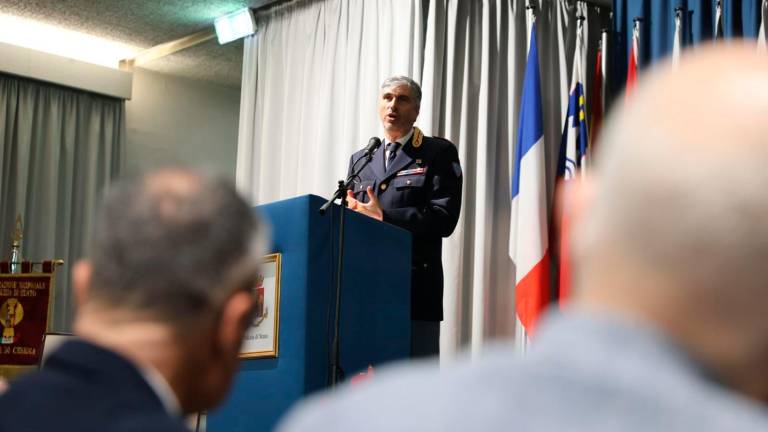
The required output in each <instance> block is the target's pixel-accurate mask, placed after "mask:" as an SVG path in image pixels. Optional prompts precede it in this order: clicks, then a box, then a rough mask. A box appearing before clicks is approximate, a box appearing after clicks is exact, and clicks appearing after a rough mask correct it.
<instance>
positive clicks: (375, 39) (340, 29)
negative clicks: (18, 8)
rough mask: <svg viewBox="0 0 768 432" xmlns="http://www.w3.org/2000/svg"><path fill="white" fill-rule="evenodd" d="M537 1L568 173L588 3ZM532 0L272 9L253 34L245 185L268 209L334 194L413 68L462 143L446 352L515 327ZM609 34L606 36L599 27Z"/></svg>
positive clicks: (244, 134) (429, 124) (243, 133)
mask: <svg viewBox="0 0 768 432" xmlns="http://www.w3.org/2000/svg"><path fill="white" fill-rule="evenodd" d="M533 3H534V4H535V5H536V6H537V9H536V10H537V13H536V15H537V21H536V23H537V32H538V41H539V53H540V59H539V61H540V65H541V71H542V97H543V98H544V101H543V105H544V117H545V119H544V120H545V121H544V126H545V139H546V142H547V158H548V161H550V162H551V163H550V164H549V167H548V168H549V173H548V174H550V175H549V178H552V179H553V180H554V174H555V168H556V167H555V165H556V162H557V151H558V148H559V147H558V146H559V145H560V135H561V133H562V127H563V121H564V115H565V112H566V109H567V93H568V85H569V82H570V76H569V75H570V70H571V65H572V58H571V57H572V56H573V45H574V43H575V28H576V14H577V6H576V2H575V1H573V0H552V1H550V0H536V1H533ZM525 6H526V1H525V0H482V1H481V0H473V1H467V0H463V1H462V0H377V1H371V0H366V1H363V0H346V1H339V0H325V1H317V2H312V3H309V2H298V3H296V4H294V5H292V6H289V7H285V8H282V9H280V10H278V11H275V12H271V13H267V14H264V15H262V16H260V17H259V18H258V22H259V26H260V27H259V30H258V33H257V35H256V36H255V37H253V38H252V39H250V40H248V41H247V42H246V48H245V57H244V63H243V90H242V91H243V93H242V97H243V99H242V101H241V118H240V137H239V141H238V167H237V180H238V187H239V188H240V189H241V190H242V191H244V192H245V193H246V194H247V195H248V196H249V197H250V198H251V199H253V200H254V202H256V203H264V202H269V201H272V200H276V199H283V198H288V197H291V196H295V195H300V194H306V193H316V194H320V195H323V196H328V195H330V194H331V193H332V192H333V190H334V186H335V181H336V180H337V179H338V178H340V177H342V176H343V175H344V174H345V173H346V168H347V163H348V160H349V155H350V154H351V153H352V152H353V151H354V150H357V149H359V148H361V147H362V146H363V145H364V144H365V143H366V142H367V140H368V138H369V137H370V136H371V135H375V134H377V133H379V131H380V126H379V122H378V119H377V118H376V97H377V91H378V86H379V84H380V83H381V81H382V80H383V79H384V78H386V77H387V76H390V75H393V74H396V73H398V74H400V73H402V74H407V75H410V76H412V77H414V78H415V79H416V80H417V81H420V82H421V85H422V90H423V99H422V106H421V114H420V116H419V119H418V120H417V125H418V126H419V127H420V128H421V129H422V130H424V131H425V133H426V134H427V135H436V136H442V137H445V138H448V139H449V140H451V141H452V142H453V143H454V144H456V145H457V147H458V149H459V157H460V159H461V162H462V165H463V167H464V175H465V177H464V178H465V180H464V200H463V203H462V213H461V219H460V220H459V224H458V226H457V228H456V231H455V232H454V234H453V235H452V236H451V237H449V238H448V239H446V240H444V243H443V245H444V251H443V264H444V268H445V298H444V307H445V321H444V322H443V326H442V334H441V352H442V353H443V354H442V355H443V358H444V359H450V358H451V357H452V355H453V354H454V353H456V352H458V351H460V350H461V349H463V348H465V347H467V346H469V347H471V348H472V351H473V352H479V351H480V349H481V348H482V345H483V342H484V341H486V340H488V339H493V338H500V337H512V336H513V335H514V322H515V318H514V317H515V310H514V280H515V278H514V276H515V274H514V266H513V264H512V262H511V260H510V258H509V254H508V251H507V247H508V239H509V237H508V236H509V207H510V182H511V181H510V179H511V178H512V177H511V174H512V173H510V155H511V154H512V153H511V151H512V150H513V149H512V148H511V146H512V145H513V143H514V142H515V136H516V133H517V123H518V104H519V99H520V94H521V87H522V80H523V73H524V69H525V61H526V56H527V50H526V40H527V37H528V35H527V29H526V9H525ZM580 7H583V6H580ZM582 12H583V11H582ZM589 18H590V17H589V16H588V20H589ZM595 30H596V31H597V37H598V38H599V30H600V28H599V25H597V26H595ZM590 40H593V39H590ZM589 49H590V50H593V51H594V50H595V49H596V45H595V44H590V45H589ZM588 58H590V57H588ZM591 58H594V56H592V57H591ZM588 70H590V69H589V67H588ZM379 135H380V133H379ZM553 186H554V184H551V185H549V191H550V192H551V191H552V190H553ZM550 196H551V193H550Z"/></svg>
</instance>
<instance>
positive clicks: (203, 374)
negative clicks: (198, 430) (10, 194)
mask: <svg viewBox="0 0 768 432" xmlns="http://www.w3.org/2000/svg"><path fill="white" fill-rule="evenodd" d="M256 234H257V224H256V221H255V220H254V218H253V216H252V214H251V211H250V209H249V207H248V205H247V204H246V203H245V202H244V201H243V200H242V199H241V198H240V197H239V196H238V195H237V193H236V192H235V190H234V188H233V187H232V186H230V185H229V184H228V183H226V182H224V181H221V180H215V179H211V178H207V177H204V176H201V175H198V174H195V173H193V172H189V171H185V170H178V169H165V170H160V171H156V172H153V173H150V174H148V175H146V176H144V177H142V178H139V179H136V180H133V181H128V182H123V183H118V184H117V185H114V186H112V187H111V188H110V191H109V194H108V195H107V198H106V201H105V203H104V207H103V212H102V214H101V217H100V220H99V224H98V228H97V230H96V232H95V234H94V243H93V249H92V254H91V257H92V258H91V259H90V260H83V261H80V262H78V263H77V264H76V265H75V266H74V267H73V269H72V286H73V290H74V298H75V301H76V303H77V313H76V317H75V320H74V330H75V333H76V334H77V335H78V336H79V339H80V340H77V341H69V342H66V343H65V344H63V345H62V346H61V347H60V348H59V349H58V350H57V351H56V352H54V353H53V354H52V355H51V357H49V359H48V361H47V362H46V364H45V366H44V367H43V368H42V369H41V370H40V371H38V372H34V373H31V374H29V375H25V376H23V377H20V378H19V379H18V380H16V381H11V383H10V387H9V389H8V390H7V391H6V392H5V393H4V394H3V395H2V396H0V431H3V432H5V431H17V432H22V431H53V430H56V431H77V432H88V431H93V432H96V431H99V432H106V431H186V430H188V429H187V428H186V427H185V425H184V420H183V417H182V416H183V414H186V413H192V412H196V411H201V410H205V409H208V408H211V407H213V406H215V405H216V404H217V403H218V402H219V401H221V400H222V399H223V397H224V396H225V394H226V392H227V390H228V388H229V385H230V383H231V380H232V378H233V375H234V373H235V371H236V369H237V366H238V358H237V356H238V352H239V349H240V344H241V341H242V338H243V335H244V332H245V329H246V328H247V326H248V324H249V321H250V315H251V312H252V308H253V304H254V300H253V297H252V294H251V288H252V286H253V283H254V281H255V277H256V274H257V272H258V263H259V257H260V253H259V251H258V250H256V249H257V248H256V247H255V245H256V244H257V241H256V240H257V238H256Z"/></svg>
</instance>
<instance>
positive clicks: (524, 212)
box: [509, 24, 550, 343]
mask: <svg viewBox="0 0 768 432" xmlns="http://www.w3.org/2000/svg"><path fill="white" fill-rule="evenodd" d="M513 161H514V162H513V166H512V169H513V174H512V208H511V220H510V230H509V231H510V241H509V253H510V257H511V258H512V260H513V261H514V263H515V267H516V276H515V306H516V312H517V319H518V321H519V322H520V324H522V330H523V331H524V333H523V335H524V337H525V338H527V337H529V336H530V335H531V334H532V332H533V331H534V328H535V326H536V320H537V319H538V317H539V315H540V314H541V312H542V311H543V310H544V308H545V306H546V305H547V303H548V302H549V297H550V294H549V291H550V287H549V252H548V247H549V237H548V234H547V230H548V227H547V219H548V218H547V184H546V165H545V162H546V161H545V147H544V128H543V122H542V115H541V79H540V78H539V56H538V49H537V47H536V25H535V24H534V25H533V26H531V42H530V48H529V49H528V63H527V65H526V68H525V78H524V79H523V97H522V101H521V104H520V124H519V128H518V135H517V149H516V151H515V153H514V156H513ZM523 343H524V341H523Z"/></svg>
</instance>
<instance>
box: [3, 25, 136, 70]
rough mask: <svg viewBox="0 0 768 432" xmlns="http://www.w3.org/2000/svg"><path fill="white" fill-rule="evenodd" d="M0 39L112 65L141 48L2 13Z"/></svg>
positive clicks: (51, 52)
mask: <svg viewBox="0 0 768 432" xmlns="http://www.w3.org/2000/svg"><path fill="white" fill-rule="evenodd" d="M0 42H4V43H7V44H11V45H17V46H21V47H24V48H29V49H33V50H37V51H43V52H47V53H49V54H55V55H58V56H62V57H67V58H71V59H75V60H80V61H83V62H87V63H94V64H97V65H101V66H107V67H111V68H117V67H118V63H119V62H120V59H124V58H129V57H133V56H134V55H135V54H136V53H137V52H139V51H140V48H138V47H135V46H131V45H128V44H123V43H119V42H114V41H110V40H107V39H103V38H100V37H96V36H92V35H89V34H85V33H80V32H76V31H72V30H66V29H63V28H61V27H56V26H53V25H50V24H44V23H41V22H38V21H33V20H30V19H26V18H21V17H17V16H13V15H5V14H0Z"/></svg>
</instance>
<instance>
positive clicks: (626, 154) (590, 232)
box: [280, 43, 768, 432]
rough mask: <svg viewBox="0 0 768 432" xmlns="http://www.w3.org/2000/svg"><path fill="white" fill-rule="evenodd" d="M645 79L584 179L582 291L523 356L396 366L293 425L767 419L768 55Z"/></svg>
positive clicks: (718, 426) (314, 404)
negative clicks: (443, 364) (767, 188)
mask: <svg viewBox="0 0 768 432" xmlns="http://www.w3.org/2000/svg"><path fill="white" fill-rule="evenodd" d="M753 45H754V44H749V45H747V44H744V45H741V44H736V43H720V44H718V45H716V46H709V47H702V48H699V49H697V50H695V51H693V52H692V53H691V54H689V55H687V56H684V57H683V60H682V62H681V64H680V65H679V66H678V67H677V68H673V67H672V66H670V65H669V64H665V65H662V66H660V67H659V68H658V69H655V70H652V71H649V72H648V73H646V74H644V75H643V76H641V78H640V81H639V84H640V87H639V88H638V89H637V90H636V92H635V93H634V94H633V97H632V99H631V100H630V101H629V104H628V105H627V106H625V107H621V108H620V109H621V111H620V112H618V113H615V115H614V116H613V117H612V118H611V119H610V121H609V123H608V125H607V127H606V129H605V130H604V134H603V139H602V141H601V143H600V149H601V151H602V153H601V154H599V155H598V158H597V160H596V163H597V165H596V166H595V170H594V171H593V174H592V175H591V176H590V177H589V179H587V180H585V181H584V182H579V183H578V184H574V186H573V187H574V188H575V190H573V192H574V195H573V196H574V198H573V201H571V202H569V204H568V205H569V207H568V208H569V209H570V211H571V214H572V220H573V223H574V226H573V229H574V231H573V232H574V239H573V243H574V247H575V250H574V257H573V258H574V266H575V268H576V269H577V270H578V275H577V286H576V288H577V293H576V298H575V299H574V300H573V302H572V303H571V304H570V305H569V306H568V307H566V309H565V310H564V311H563V312H562V313H552V314H551V315H549V316H548V317H547V318H546V319H545V321H544V322H542V323H541V326H540V327H539V328H538V329H537V330H538V331H537V333H536V334H535V335H534V340H533V347H532V349H531V350H530V351H529V352H528V353H526V355H524V356H522V357H521V356H518V355H516V354H515V353H514V352H513V351H514V349H513V348H511V347H509V348H502V349H498V350H495V351H492V352H489V353H487V355H486V356H485V357H484V359H482V360H477V361H474V362H465V363H460V364H458V365H455V366H451V367H446V368H443V369H442V370H438V368H437V367H436V365H434V364H421V365H410V366H409V365H405V366H399V367H394V368H392V369H390V370H389V371H386V370H384V371H381V372H380V373H378V374H377V376H376V378H375V379H373V380H372V381H371V382H370V383H366V384H361V385H359V386H354V387H346V388H342V389H340V390H339V391H338V392H335V393H328V394H322V395H319V396H317V397H315V398H313V399H311V400H310V401H309V402H306V403H305V404H304V405H303V406H300V407H299V408H298V409H296V410H295V411H294V412H293V413H292V414H290V415H289V416H288V418H287V419H286V420H285V421H284V422H283V424H282V428H281V429H280V430H281V431H284V432H285V431H287V432H294V431H361V430H365V431H387V432H390V431H422V432H423V431H484V430H519V431H527V432H529V431H591V432H596V431H600V432H609V431H610V432H615V431H697V432H702V431H740V432H745V431H765V430H768V407H767V406H766V405H765V403H766V402H768V373H767V372H768V319H766V318H765V317H766V311H768V295H766V282H765V262H766V258H767V257H768V224H766V222H765V218H766V215H768V195H766V193H765V191H764V189H765V187H766V185H768V165H767V164H768V162H766V161H768V142H767V141H766V136H768V121H766V119H768V57H766V56H763V55H756V54H755V49H754V46H753Z"/></svg>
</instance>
